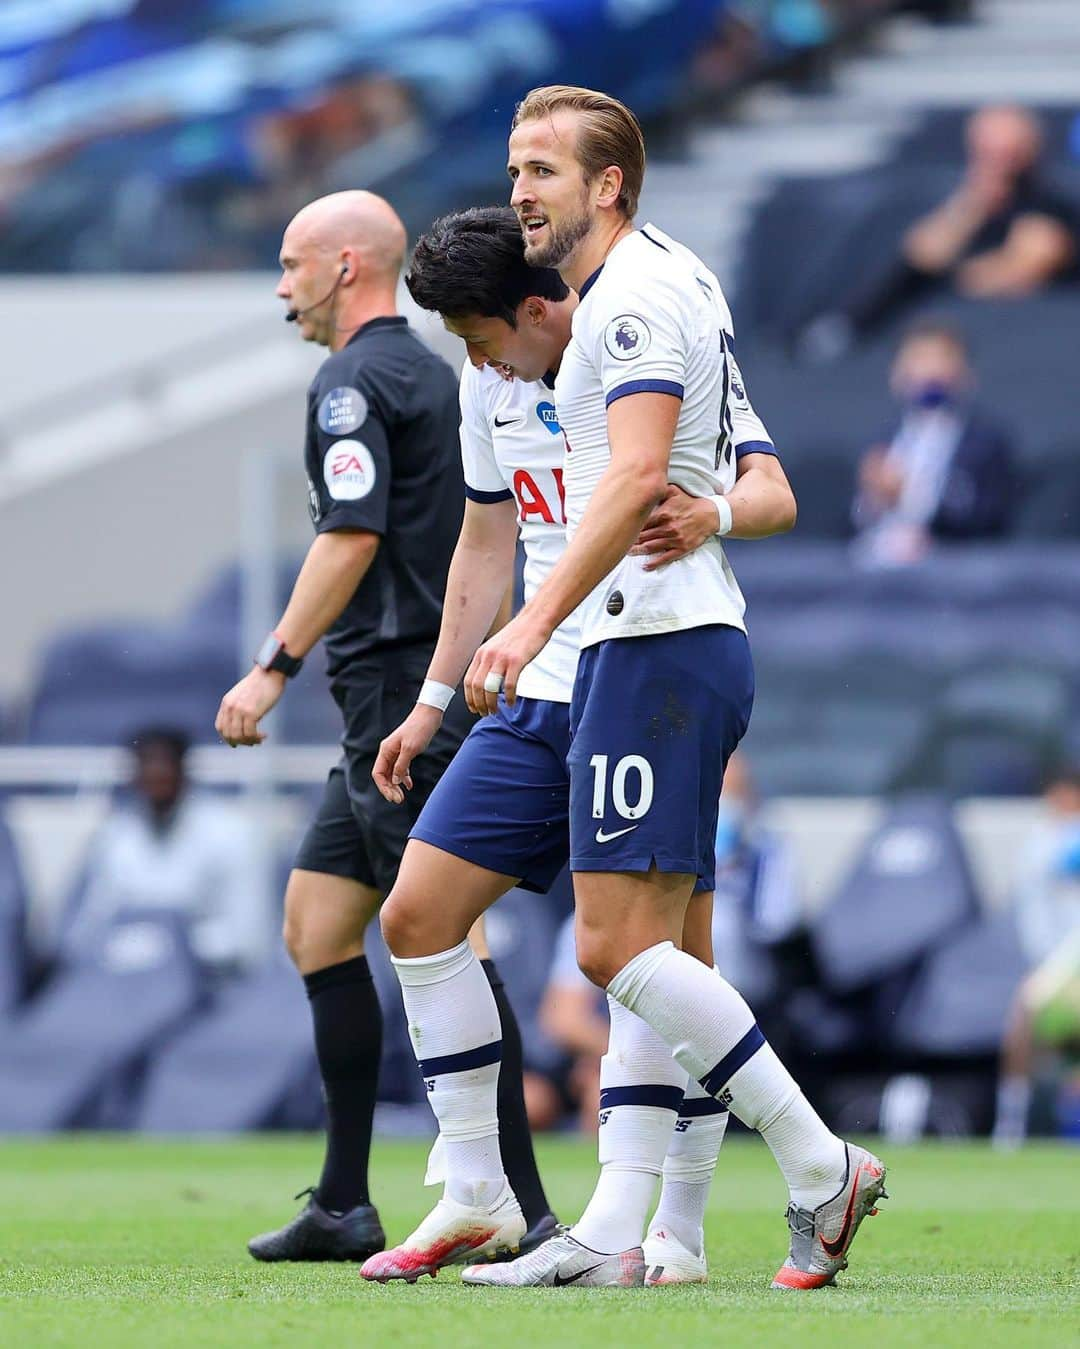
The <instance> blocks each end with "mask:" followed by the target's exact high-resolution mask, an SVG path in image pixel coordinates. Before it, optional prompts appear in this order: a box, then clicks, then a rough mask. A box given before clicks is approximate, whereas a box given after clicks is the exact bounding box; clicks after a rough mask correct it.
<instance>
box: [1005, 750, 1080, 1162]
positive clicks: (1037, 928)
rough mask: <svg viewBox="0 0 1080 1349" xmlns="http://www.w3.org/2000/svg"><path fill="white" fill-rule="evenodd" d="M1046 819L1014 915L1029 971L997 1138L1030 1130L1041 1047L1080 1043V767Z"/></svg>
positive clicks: (1050, 794) (1011, 1031) (1024, 864)
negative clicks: (1037, 1062)
mask: <svg viewBox="0 0 1080 1349" xmlns="http://www.w3.org/2000/svg"><path fill="white" fill-rule="evenodd" d="M1043 803H1044V807H1045V812H1044V817H1043V819H1042V821H1041V822H1040V824H1039V825H1038V827H1037V828H1036V830H1035V832H1034V833H1033V834H1032V836H1031V839H1030V842H1029V844H1028V847H1027V849H1026V850H1025V852H1024V854H1023V856H1022V858H1021V864H1020V880H1019V883H1018V886H1017V892H1016V919H1017V926H1018V928H1019V931H1020V941H1021V944H1022V945H1023V948H1024V953H1025V955H1026V956H1027V959H1028V960H1029V962H1030V963H1031V966H1032V970H1031V973H1030V974H1029V975H1028V976H1027V978H1026V979H1025V980H1024V982H1023V984H1022V985H1021V987H1020V991H1019V993H1018V994H1017V996H1016V1001H1015V1003H1014V1005H1013V1009H1012V1012H1011V1013H1010V1016H1009V1022H1008V1026H1007V1029H1006V1032H1005V1043H1004V1045H1003V1046H1002V1062H1001V1081H1000V1084H999V1086H998V1105H997V1119H996V1122H995V1124H994V1141H995V1143H997V1144H998V1145H999V1146H1002V1147H1009V1146H1015V1145H1017V1144H1019V1143H1020V1142H1022V1141H1023V1138H1024V1136H1025V1134H1026V1132H1027V1121H1028V1111H1029V1107H1030V1104H1031V1094H1032V1092H1031V1084H1032V1076H1033V1069H1034V1066H1035V1056H1036V1052H1037V1050H1038V1049H1039V1048H1040V1047H1043V1046H1045V1047H1057V1048H1061V1047H1065V1046H1068V1045H1072V1046H1080V765H1078V766H1077V767H1075V768H1072V769H1070V770H1068V771H1066V772H1064V773H1061V774H1059V775H1058V776H1057V777H1056V778H1055V779H1054V781H1052V782H1051V783H1050V784H1049V786H1048V787H1047V789H1046V793H1045V796H1044V798H1043Z"/></svg>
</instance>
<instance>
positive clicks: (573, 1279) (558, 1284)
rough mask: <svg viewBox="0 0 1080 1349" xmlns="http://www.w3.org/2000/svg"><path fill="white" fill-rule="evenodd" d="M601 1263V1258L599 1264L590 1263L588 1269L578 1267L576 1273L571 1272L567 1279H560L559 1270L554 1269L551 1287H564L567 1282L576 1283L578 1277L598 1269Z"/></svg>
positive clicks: (581, 1277) (580, 1277)
mask: <svg viewBox="0 0 1080 1349" xmlns="http://www.w3.org/2000/svg"><path fill="white" fill-rule="evenodd" d="M603 1263H604V1262H603V1260H601V1261H600V1262H599V1264H596V1265H590V1266H589V1268H588V1269H579V1270H578V1272H577V1273H576V1274H571V1275H570V1277H569V1278H568V1279H560V1278H559V1271H558V1270H556V1271H555V1279H554V1281H553V1283H552V1285H551V1286H552V1288H565V1287H566V1285H567V1284H568V1283H577V1281H578V1279H583V1278H584V1277H585V1275H586V1274H591V1273H592V1272H593V1270H594V1269H599V1268H600V1265H602V1264H603Z"/></svg>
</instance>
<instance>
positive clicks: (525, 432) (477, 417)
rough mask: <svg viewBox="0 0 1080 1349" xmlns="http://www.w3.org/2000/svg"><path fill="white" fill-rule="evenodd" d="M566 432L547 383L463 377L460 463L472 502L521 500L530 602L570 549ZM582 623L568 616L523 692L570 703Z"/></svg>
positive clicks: (471, 369)
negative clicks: (567, 523) (565, 458)
mask: <svg viewBox="0 0 1080 1349" xmlns="http://www.w3.org/2000/svg"><path fill="white" fill-rule="evenodd" d="M563 456H564V449H563V435H562V429H561V427H560V426H559V422H558V418H557V417H556V415H555V399H554V395H553V393H552V390H551V389H550V388H548V386H547V385H546V384H545V383H544V382H543V381H542V380H537V381H536V382H535V383H532V384H527V383H524V382H523V381H522V380H519V379H514V380H505V379H503V378H502V376H501V375H499V374H497V373H496V372H495V371H494V370H493V369H492V368H491V366H489V365H485V366H481V367H480V368H479V369H477V368H476V367H475V366H473V365H472V363H471V362H469V361H466V362H465V368H464V369H463V370H462V372H461V460H462V464H463V466H464V469H465V494H466V496H468V497H469V498H470V499H471V500H473V501H486V502H491V501H508V500H510V499H511V498H513V499H514V500H515V501H516V503H517V512H518V529H519V531H520V533H521V541H522V543H523V544H524V546H525V599H526V600H529V599H530V598H531V597H532V595H533V594H534V593H535V591H536V589H537V587H538V586H539V585H541V584H542V582H543V581H544V580H546V578H547V576H548V573H549V572H550V571H551V569H552V567H554V565H555V563H556V562H558V560H559V558H560V557H562V555H563V552H564V551H565V549H566V504H565V495H564V492H563ZM580 644H581V624H580V618H579V615H578V614H577V613H574V614H571V615H570V616H569V617H568V618H566V619H564V621H563V622H562V623H560V624H559V626H558V627H557V628H556V629H555V631H554V632H553V633H552V634H551V637H550V638H549V639H548V643H547V645H546V646H545V647H544V649H543V650H542V651H541V652H540V653H539V655H537V656H536V657H535V659H534V660H532V661H530V662H529V664H528V665H526V667H525V668H524V670H522V672H521V676H520V678H519V680H518V693H519V694H521V696H522V697H523V698H547V699H549V700H551V701H552V702H558V703H568V702H569V701H570V695H571V693H572V692H573V687H574V675H575V673H576V672H577V661H578V651H579V649H580Z"/></svg>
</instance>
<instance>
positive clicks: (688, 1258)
mask: <svg viewBox="0 0 1080 1349" xmlns="http://www.w3.org/2000/svg"><path fill="white" fill-rule="evenodd" d="M642 1249H643V1250H644V1252H645V1287H646V1288H659V1287H662V1286H663V1285H665V1284H669V1283H708V1281H709V1267H708V1264H707V1263H706V1261H705V1252H704V1250H702V1252H701V1254H700V1255H695V1254H694V1252H693V1251H691V1250H688V1249H687V1247H685V1246H684V1245H683V1244H682V1242H681V1241H680V1240H679V1238H678V1237H677V1236H676V1235H675V1234H674V1233H673V1232H669V1231H668V1230H667V1228H666V1227H657V1228H650V1229H649V1235H648V1236H647V1237H646V1238H645V1245H644V1247H643V1248H642Z"/></svg>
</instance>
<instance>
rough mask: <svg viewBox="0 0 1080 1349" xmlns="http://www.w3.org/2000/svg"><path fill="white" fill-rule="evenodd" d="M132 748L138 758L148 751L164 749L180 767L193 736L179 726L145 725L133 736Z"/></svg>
mask: <svg viewBox="0 0 1080 1349" xmlns="http://www.w3.org/2000/svg"><path fill="white" fill-rule="evenodd" d="M131 748H132V751H133V752H134V754H135V757H136V759H141V758H142V757H143V755H144V754H146V753H147V752H148V751H153V750H164V751H165V753H166V754H168V755H169V756H170V757H171V758H172V759H174V760H175V761H176V764H177V767H180V766H181V765H182V764H183V762H184V758H185V756H186V755H187V752H188V750H189V749H190V748H191V737H190V736H189V735H188V733H187V732H186V731H182V730H181V729H180V728H179V727H178V726H143V727H141V728H140V729H139V730H137V731H136V732H135V734H134V735H133V736H132V737H131Z"/></svg>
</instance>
